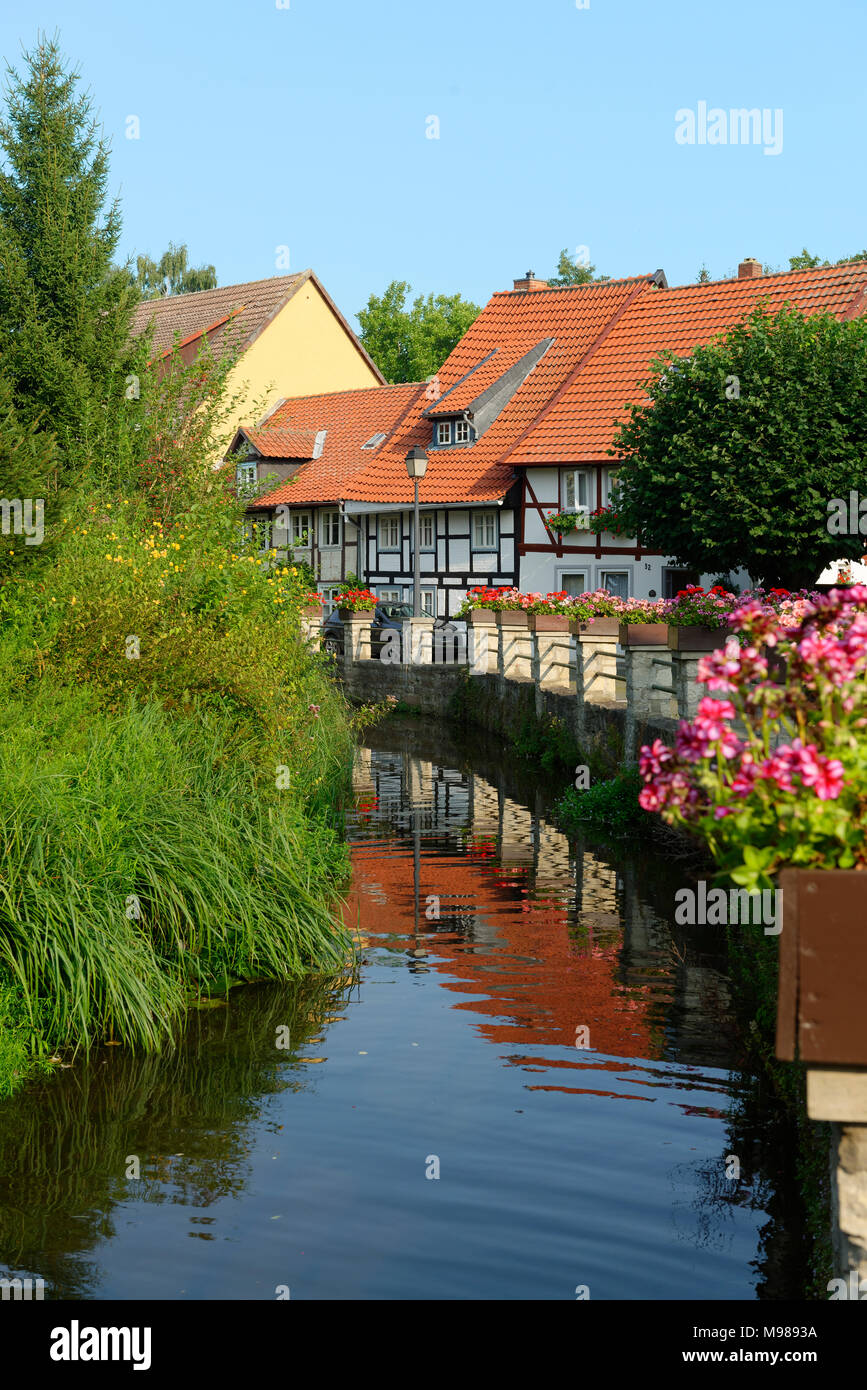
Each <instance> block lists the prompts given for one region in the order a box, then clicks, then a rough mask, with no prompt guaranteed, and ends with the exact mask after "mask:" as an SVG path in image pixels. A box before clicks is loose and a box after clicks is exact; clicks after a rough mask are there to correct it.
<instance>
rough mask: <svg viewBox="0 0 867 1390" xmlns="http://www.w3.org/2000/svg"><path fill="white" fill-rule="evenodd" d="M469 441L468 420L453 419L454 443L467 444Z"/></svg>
mask: <svg viewBox="0 0 867 1390" xmlns="http://www.w3.org/2000/svg"><path fill="white" fill-rule="evenodd" d="M469 442H470V422H469V420H455V443H456V444H469Z"/></svg>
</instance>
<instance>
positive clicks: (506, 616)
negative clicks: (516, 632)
mask: <svg viewBox="0 0 867 1390" xmlns="http://www.w3.org/2000/svg"><path fill="white" fill-rule="evenodd" d="M529 622H530V618H529V614H528V613H527V610H526V609H525V608H499V609H498V610H497V627H522V628H527V627H529Z"/></svg>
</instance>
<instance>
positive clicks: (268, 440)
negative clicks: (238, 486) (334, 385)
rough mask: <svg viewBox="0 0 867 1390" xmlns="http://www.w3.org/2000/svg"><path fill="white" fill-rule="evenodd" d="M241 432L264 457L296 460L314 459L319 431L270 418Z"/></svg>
mask: <svg viewBox="0 0 867 1390" xmlns="http://www.w3.org/2000/svg"><path fill="white" fill-rule="evenodd" d="M374 389H379V388H374ZM272 419H273V417H272ZM239 433H240V434H242V435H243V436H244V438H245V439H248V440H249V441H250V443H251V444H252V445H253V447H254V449H255V450H256V452H257V453H258V454H260V455H261V457H262V458H263V459H292V460H293V461H295V460H296V459H312V457H313V449H314V446H315V444H316V434H317V431H316V430H304V429H293V427H292V426H291V425H273V424H272V423H271V420H268V421H267V422H266V423H265V424H263V425H262V426H261V427H256V428H248V427H242V428H241V429H240V430H239Z"/></svg>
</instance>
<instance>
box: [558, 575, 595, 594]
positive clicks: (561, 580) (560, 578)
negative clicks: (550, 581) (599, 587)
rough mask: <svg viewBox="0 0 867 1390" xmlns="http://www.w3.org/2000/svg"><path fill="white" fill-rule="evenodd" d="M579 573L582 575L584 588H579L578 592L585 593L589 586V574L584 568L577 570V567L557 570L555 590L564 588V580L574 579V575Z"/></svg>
mask: <svg viewBox="0 0 867 1390" xmlns="http://www.w3.org/2000/svg"><path fill="white" fill-rule="evenodd" d="M579 574H580V575H581V576H582V578H583V580H584V588H583V589H581V590H579V592H580V593H587V592H588V589H589V586H590V575H589V573H588V572H587V570H586V569H583V570H579V569H574V570H569V569H567V570H558V572H557V583H556V584H555V585H554V588H555V590H560V589H565V588H566V584H565V581H566V580H567V579H574V578H575V576H576V575H579Z"/></svg>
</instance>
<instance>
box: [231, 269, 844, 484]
mask: <svg viewBox="0 0 867 1390" xmlns="http://www.w3.org/2000/svg"><path fill="white" fill-rule="evenodd" d="M759 301H764V302H765V303H767V305H768V307H769V309H770V310H771V311H775V310H777V309H779V308H780V307H782V305H783V304H785V303H791V304H794V305H796V306H797V307H798V308H800V309H801V310H803V311H804V312H806V313H815V312H818V311H820V310H828V311H829V312H831V313H834V314H836V315H837V316H838V317H839V318H840V319H846V318H850V317H854V316H855V315H857V314H861V313H864V312H867V262H859V263H855V264H851V265H845V266H829V267H817V268H816V269H814V270H808V271H798V272H794V273H793V272H789V273H786V274H782V275H768V276H761V277H757V278H755V279H749V280H723V281H719V282H717V283H714V284H705V285H683V286H680V287H676V288H671V289H670V288H668V287H667V286H666V285H665V284H664V277H663V279H662V280H660V278H659V277H658V276H652V275H645V276H638V277H635V278H633V279H629V280H614V281H603V282H596V283H591V284H588V285H579V286H571V287H567V288H555V289H549V290H536V291H531V292H525V291H515V290H512V291H506V292H503V293H500V294H495V295H494V296H493V297H492V299H491V300H490V301H489V303H488V304H487V305H486V307H485V308H484V310H483V311H482V313H481V314H480V315H479V317H478V318H477V319H476V321H475V323H473V324H472V326H471V327H470V328H469V329H468V331H467V332H466V334H465V335H464V337H463V338H462V339H461V341H460V342H459V343H458V344H457V345H456V347H455V348H454V349H453V351H452V352H451V354H450V355H449V357H448V359H447V361H446V362H445V363H444V364H443V366H442V368H441V369H440V371H439V372H438V373H437V385H438V387H439V390H440V392H441V395H440V398H439V399H438V400H434V399H433V398H432V396H433V392H432V389H431V387H430V386H425V384H424V383H414V384H411V385H409V386H392V387H385V386H383V387H378V388H368V389H367V390H362V391H350V392H338V393H334V394H332V395H325V396H308V397H302V398H298V399H295V400H291V401H287V402H285V404H284V405H283V406H281V407H280V408H279V411H278V412H277V413H275V414H274V415H273V416H272V417H271V418H270V420H269V422H268V423H269V424H270V425H272V427H281V428H283V427H288V428H291V429H292V430H296V431H297V430H308V431H317V430H321V429H328V431H329V434H328V437H327V438H326V444H325V449H324V452H323V457H322V458H321V459H318V460H313V461H312V462H310V463H309V464H306V465H305V466H304V467H303V468H302V469H301V470H299V473H298V474H297V480H296V481H294V482H293V483H286V484H283V485H282V486H281V487H280V488H278V489H276V490H275V491H274V492H272V493H270V494H269V495H268V497H267V498H260V499H258V500H257V502H256V506H267V505H270V506H273V505H276V504H277V503H278V502H293V503H299V504H300V503H310V502H330V501H348V502H352V501H357V502H367V503H372V504H375V503H382V504H383V505H389V504H393V505H406V504H408V503H410V502H411V501H412V497H413V490H412V484H411V482H410V480H409V479H408V477H407V474H406V467H405V464H404V458H405V455H406V453H407V450H408V449H410V448H412V447H414V446H420V447H422V448H425V449H426V450H428V456H429V466H428V470H427V474H426V476H425V477H424V478H423V479H422V481H421V484H420V487H419V497H420V500H421V501H422V503H424V504H426V505H428V506H430V505H432V504H435V503H437V502H441V503H461V502H471V503H472V502H477V503H480V502H488V501H494V500H498V499H500V498H502V497H503V496H504V495H505V494H506V492H507V491H508V489H509V487H510V486H511V485H512V484H513V482H514V481H515V477H516V473H515V468H516V467H519V466H521V465H526V464H545V463H573V462H575V463H580V462H605V461H607V460H608V459H609V455H608V449H609V447H610V446H611V442H612V440H613V437H614V428H615V421H616V419H617V418H618V417H622V415H623V413H624V406H625V404H626V402H628V401H635V400H639V399H641V398H642V394H643V393H642V390H641V385H640V383H641V382H642V381H643V380H644V379H646V377H647V375H648V371H649V367H650V362H651V360H652V358H654V357H655V356H657V355H658V354H659V353H660V352H662V351H664V350H667V349H670V350H672V351H674V352H676V353H680V354H686V353H689V352H690V351H692V350H693V349H694V348H695V347H697V346H699V345H700V344H703V343H706V342H708V341H709V340H710V339H711V338H712V337H713V336H714V335H716V334H718V333H721V332H723V331H724V330H725V329H726V328H728V327H730V326H731V325H732V324H734V323H736V322H738V321H739V320H740V319H742V318H743V317H744V316H745V315H746V314H748V313H749V312H750V311H751V309H752V308H753V307H754V306H755V305H756V304H757V303H759ZM544 339H553V342H552V344H551V346H550V347H549V348H548V350H547V352H545V354H544V356H543V357H542V358H541V360H540V361H539V362H538V363H537V365H536V366H535V367H533V368H532V370H530V372H529V374H528V375H527V377H526V378H525V379H524V381H523V382H522V383H521V384H520V385H519V386H518V387H517V389H516V390H515V393H514V395H513V396H512V398H511V399H510V400H509V402H508V404H507V405H506V406H505V408H504V409H503V410H502V411H501V413H500V414H499V415H498V416H497V417H496V419H495V420H494V421H493V422H492V423H491V425H490V426H489V427H488V429H486V430H485V431H484V432H483V433H482V434H481V435H480V436H479V438H478V439H476V440H475V441H474V442H473V443H472V444H469V445H457V446H452V447H445V448H441V449H438V448H436V447H433V446H432V445H431V437H432V432H433V422H432V418H431V417H434V418H436V415H443V414H447V413H449V411H450V410H451V411H461V410H465V409H467V408H469V406H471V404H472V402H473V401H474V400H476V399H477V398H478V396H479V394H480V392H481V391H484V390H486V389H487V388H488V387H490V386H491V385H493V384H494V383H495V382H496V381H497V380H499V378H500V377H501V376H502V375H503V373H504V372H506V371H508V370H509V368H510V367H512V366H514V365H515V363H516V362H518V361H519V360H520V359H521V357H523V356H524V355H525V354H526V353H527V352H528V351H530V349H531V348H533V347H534V346H536V345H538V344H540V343H541V342H542V341H543V340H544ZM449 392H451V394H447V393H449ZM376 432H382V433H385V434H386V435H387V436H388V438H387V439H386V440H385V441H384V442H382V443H381V444H380V445H379V446H378V447H377V448H376V449H374V450H369V451H365V450H362V448H361V446H362V444H363V443H364V442H365V441H366V440H367V439H369V438H370V437H371V436H372V435H373V434H375V433H376ZM269 456H270V457H276V456H277V455H276V453H272V454H270V455H269ZM281 456H283V457H289V456H288V455H281Z"/></svg>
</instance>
